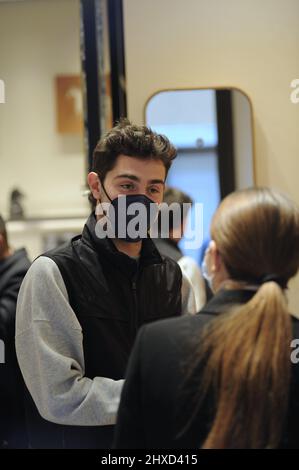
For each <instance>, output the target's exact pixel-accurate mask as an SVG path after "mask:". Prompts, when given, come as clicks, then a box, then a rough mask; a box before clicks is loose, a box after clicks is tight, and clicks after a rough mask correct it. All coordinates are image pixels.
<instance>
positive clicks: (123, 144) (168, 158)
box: [89, 118, 177, 208]
mask: <svg viewBox="0 0 299 470" xmlns="http://www.w3.org/2000/svg"><path fill="white" fill-rule="evenodd" d="M119 155H127V156H131V157H134V158H139V159H143V160H148V159H154V160H160V161H162V162H163V164H164V166H165V169H166V175H167V173H168V170H169V168H170V166H171V164H172V161H173V160H174V158H175V157H176V155H177V150H176V148H175V147H174V146H173V145H172V144H171V142H170V141H169V140H168V138H167V137H165V136H164V135H161V134H157V133H156V132H153V131H152V130H151V129H150V128H149V127H147V126H137V125H134V124H132V123H131V122H130V121H129V120H128V119H126V118H123V119H121V120H120V121H119V122H118V124H117V125H116V126H115V127H113V128H112V129H111V130H109V131H108V132H107V133H106V134H105V135H104V136H103V137H102V138H101V139H100V140H99V142H98V144H97V146H96V148H95V150H94V153H93V167H92V171H94V172H96V173H97V174H98V175H99V177H100V180H101V181H104V180H105V177H106V175H107V173H108V172H109V171H111V170H112V169H113V168H114V165H115V163H116V160H117V157H118V156H119ZM89 201H90V203H91V205H92V207H93V208H94V206H95V200H94V198H93V196H92V194H91V193H90V195H89Z"/></svg>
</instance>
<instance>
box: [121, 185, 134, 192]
mask: <svg viewBox="0 0 299 470" xmlns="http://www.w3.org/2000/svg"><path fill="white" fill-rule="evenodd" d="M121 188H122V189H124V190H125V191H130V189H133V188H134V186H133V184H121Z"/></svg>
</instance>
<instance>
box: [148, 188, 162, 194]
mask: <svg viewBox="0 0 299 470" xmlns="http://www.w3.org/2000/svg"><path fill="white" fill-rule="evenodd" d="M159 192H160V191H159V189H157V188H150V193H152V194H156V193H159Z"/></svg>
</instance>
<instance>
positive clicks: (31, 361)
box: [16, 257, 123, 426]
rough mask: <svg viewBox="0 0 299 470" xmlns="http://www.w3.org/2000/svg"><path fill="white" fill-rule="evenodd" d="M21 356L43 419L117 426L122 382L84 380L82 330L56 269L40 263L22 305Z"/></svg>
mask: <svg viewBox="0 0 299 470" xmlns="http://www.w3.org/2000/svg"><path fill="white" fill-rule="evenodd" d="M16 351H17V357H18V361H19V365H20V368H21V371H22V374H23V377H24V380H25V383H26V386H27V388H28V389H29V392H30V393H31V395H32V398H33V400H34V402H35V404H36V406H37V408H38V411H39V413H40V414H41V416H42V417H43V418H44V419H46V420H48V421H52V422H54V423H57V424H66V425H78V426H97V425H99V426H104V425H111V424H114V423H115V420H116V414H117V409H118V405H119V400H120V394H121V389H122V386H123V380H118V381H115V380H112V379H109V378H105V377H95V378H94V379H93V380H91V379H89V378H87V377H84V374H85V365H84V354H83V346H82V330H81V326H80V324H79V322H78V320H77V317H76V315H75V313H74V312H73V310H72V308H71V306H70V304H69V302H68V295H67V291H66V288H65V284H64V282H63V279H62V276H61V274H60V271H59V269H58V267H57V265H56V264H55V263H54V261H52V260H51V259H49V258H46V257H40V258H38V259H37V260H36V261H35V262H34V263H33V264H32V266H31V267H30V269H29V271H28V273H27V275H26V276H25V279H24V281H23V283H22V286H21V289H20V294H19V297H18V302H17V321H16Z"/></svg>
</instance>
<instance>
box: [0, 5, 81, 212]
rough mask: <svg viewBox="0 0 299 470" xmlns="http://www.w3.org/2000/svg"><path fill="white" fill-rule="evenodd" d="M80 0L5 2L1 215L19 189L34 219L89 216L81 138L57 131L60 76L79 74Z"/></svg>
mask: <svg viewBox="0 0 299 470" xmlns="http://www.w3.org/2000/svg"><path fill="white" fill-rule="evenodd" d="M79 25H80V21H79V0H39V1H33V0H26V1H24V2H13V3H0V78H1V79H3V80H4V82H5V88H6V90H5V91H6V103H5V104H0V212H1V213H3V214H4V215H5V216H7V215H8V214H7V211H8V193H9V191H10V190H11V189H12V187H13V186H14V185H16V186H18V187H20V188H21V190H22V191H23V192H24V193H25V194H26V199H25V201H24V205H25V208H26V212H27V215H28V216H39V215H42V216H44V217H45V216H47V215H53V216H58V215H76V216H78V215H82V214H86V213H88V204H87V202H86V199H84V198H83V197H82V196H81V189H82V187H83V186H84V183H85V181H84V175H85V160H84V154H83V139H82V136H79V135H78V136H76V135H75V136H74V135H65V136H62V135H59V134H58V133H57V131H56V101H55V87H54V79H55V76H56V75H59V74H79V73H80V70H81V66H80V42H79V41H80V36H79Z"/></svg>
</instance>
